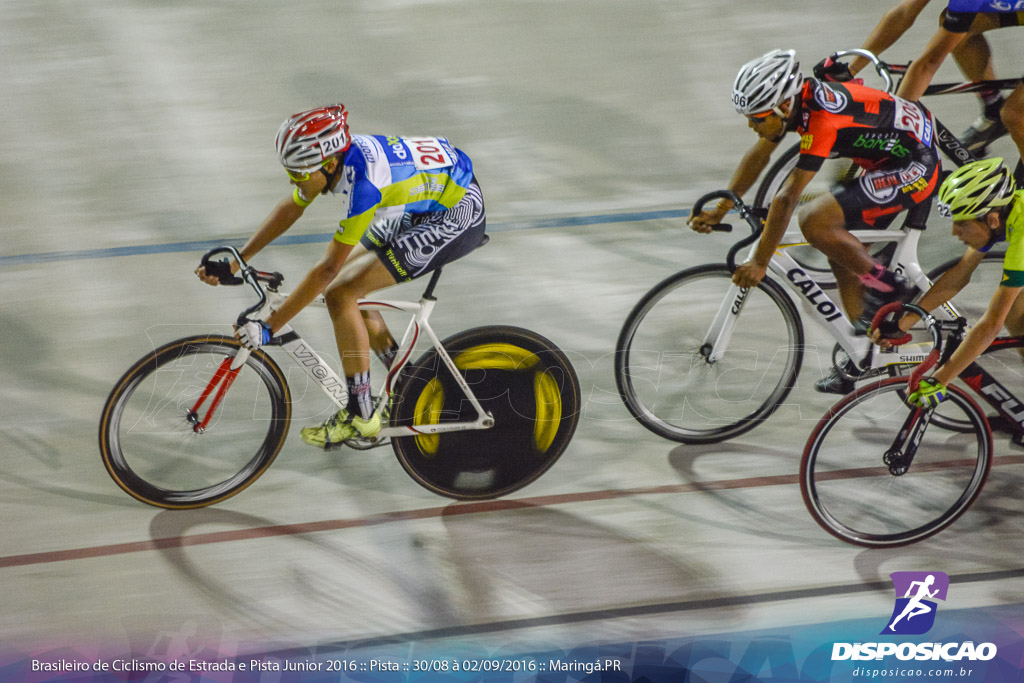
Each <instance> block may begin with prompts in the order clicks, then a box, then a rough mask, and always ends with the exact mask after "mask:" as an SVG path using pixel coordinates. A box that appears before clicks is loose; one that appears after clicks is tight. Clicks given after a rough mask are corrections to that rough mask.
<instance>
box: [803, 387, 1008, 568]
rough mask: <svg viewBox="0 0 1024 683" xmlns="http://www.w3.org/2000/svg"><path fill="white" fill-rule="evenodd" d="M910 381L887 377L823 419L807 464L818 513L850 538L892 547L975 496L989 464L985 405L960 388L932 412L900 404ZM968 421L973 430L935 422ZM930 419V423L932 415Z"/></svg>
mask: <svg viewBox="0 0 1024 683" xmlns="http://www.w3.org/2000/svg"><path fill="white" fill-rule="evenodd" d="M906 386H907V381H906V379H903V378H899V377H897V378H891V379H883V380H879V381H878V382H874V383H872V384H867V385H865V386H863V387H861V388H860V389H858V390H857V391H855V392H854V393H852V394H850V395H848V396H846V397H844V398H843V399H842V400H841V401H839V403H837V404H836V405H835V406H833V407H832V409H831V410H829V412H828V413H827V414H826V415H825V416H824V417H823V418H822V419H821V421H820V422H819V423H818V426H817V427H816V428H815V430H814V432H813V433H812V434H811V437H810V439H809V440H808V441H807V446H806V448H805V450H804V455H803V459H802V460H801V463H800V489H801V491H802V493H803V497H804V503H805V504H806V505H807V510H808V511H809V512H810V513H811V516H812V517H813V518H814V520H815V521H816V522H817V523H818V524H819V525H820V526H821V527H822V528H823V529H825V530H826V531H827V532H829V533H830V534H832V535H833V536H835V537H837V538H840V539H842V540H844V541H846V542H848V543H853V544H855V545H860V546H865V547H869V548H881V547H894V546H901V545H907V544H910V543H915V542H917V541H920V540H922V539H925V538H928V537H929V536H932V535H934V534H937V533H938V532H939V531H942V530H943V529H945V528H946V527H947V526H949V525H950V524H952V523H953V522H954V521H955V520H956V519H957V518H958V517H960V515H962V514H963V513H964V512H965V511H966V510H967V508H968V507H970V505H971V503H973V502H974V500H975V498H977V496H978V493H980V491H981V488H982V486H983V485H984V483H985V479H986V478H987V476H988V472H989V469H990V467H991V464H992V434H991V432H990V430H989V425H988V422H987V420H986V419H985V416H984V413H982V411H981V409H980V408H978V406H977V404H976V403H975V402H974V401H973V400H972V399H971V397H970V396H968V395H967V394H966V393H964V392H963V390H961V389H960V388H958V387H956V386H950V387H948V393H947V396H946V400H945V401H944V402H942V403H940V404H939V406H938V407H937V408H936V409H935V410H934V411H933V412H932V413H930V414H928V413H926V412H924V411H916V410H911V409H909V408H908V407H907V406H906V404H905V403H904V402H903V398H904V394H905V390H906ZM939 418H942V419H945V420H955V421H956V422H958V423H959V422H962V423H967V424H970V425H971V426H972V427H973V429H972V430H971V431H970V432H969V433H961V432H954V431H951V430H949V429H945V428H942V427H941V426H940V425H939V424H937V423H936V420H937V419H939ZM929 420H930V422H929Z"/></svg>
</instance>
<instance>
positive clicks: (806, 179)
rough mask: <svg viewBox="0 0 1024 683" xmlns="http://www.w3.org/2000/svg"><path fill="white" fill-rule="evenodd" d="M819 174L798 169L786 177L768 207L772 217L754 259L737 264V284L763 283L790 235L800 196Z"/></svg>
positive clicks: (767, 223)
mask: <svg viewBox="0 0 1024 683" xmlns="http://www.w3.org/2000/svg"><path fill="white" fill-rule="evenodd" d="M816 173H817V172H816V171H808V170H806V169H802V168H795V169H793V172H792V173H790V174H789V177H788V178H786V182H784V183H783V184H782V188H781V189H780V190H779V193H778V194H777V195H775V198H774V199H772V204H771V207H770V208H769V209H768V218H767V219H766V220H765V224H764V233H763V234H762V235H761V240H760V241H759V242H758V244H757V250H756V251H755V252H754V258H752V259H751V260H749V261H747V262H746V263H744V264H743V265H742V266H739V267H737V268H736V272H735V273H733V277H732V281H733V282H734V283H735V284H736V285H738V286H740V287H754V286H756V285H757V284H758V283H759V282H761V278H763V277H764V274H765V272H766V271H767V270H768V263H769V262H770V261H771V259H772V254H774V253H775V250H776V249H777V248H778V246H779V242H781V241H782V236H783V235H785V234H786V229H787V228H788V227H789V221H790V219H791V218H792V217H793V212H794V211H796V207H797V206H798V205H799V204H800V195H801V194H803V191H804V188H806V187H807V184H808V183H810V182H811V179H812V178H814V176H815V174H816Z"/></svg>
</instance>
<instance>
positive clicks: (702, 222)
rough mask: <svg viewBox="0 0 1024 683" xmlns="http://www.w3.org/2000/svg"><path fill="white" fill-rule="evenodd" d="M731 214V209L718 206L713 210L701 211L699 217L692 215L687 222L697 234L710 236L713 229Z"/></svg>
mask: <svg viewBox="0 0 1024 683" xmlns="http://www.w3.org/2000/svg"><path fill="white" fill-rule="evenodd" d="M727 213H729V209H726V208H725V207H722V206H716V207H715V208H713V209H706V210H704V211H701V212H700V214H699V215H696V216H694V215H692V214H691V215H690V219H689V220H688V221H686V224H687V225H689V226H690V227H691V228H693V230H694V231H695V232H699V233H702V234H705V235H707V234H709V233H710V232H711V229H712V228H714V227H715V226H716V225H718V224H719V223H721V222H722V219H723V218H725V214H727Z"/></svg>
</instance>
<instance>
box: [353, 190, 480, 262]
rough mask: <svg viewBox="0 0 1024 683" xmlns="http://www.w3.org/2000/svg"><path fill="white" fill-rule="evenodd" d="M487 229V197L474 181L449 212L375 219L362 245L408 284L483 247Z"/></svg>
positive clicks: (362, 240) (408, 214)
mask: <svg viewBox="0 0 1024 683" xmlns="http://www.w3.org/2000/svg"><path fill="white" fill-rule="evenodd" d="M486 226H487V220H486V216H485V213H484V198H483V194H482V193H481V192H480V185H479V184H478V183H477V181H476V178H473V180H472V182H470V184H469V187H467V188H466V194H465V196H463V198H462V199H461V200H459V202H458V203H457V204H456V205H455V206H453V207H452V208H450V209H448V210H447V211H435V212H431V213H406V214H404V215H402V216H400V217H397V218H390V219H381V220H375V221H373V222H372V223H370V225H369V226H368V227H367V228H366V232H365V233H364V234H363V237H362V239H361V240H360V241H359V243H360V244H361V245H363V247H364V248H366V250H367V251H372V252H373V253H375V254H376V255H377V258H378V259H379V260H380V262H381V263H383V264H384V267H385V268H387V269H388V272H390V273H391V274H392V275H393V276H394V278H395V281H396V282H406V281H408V280H412V279H414V278H417V277H420V276H421V275H425V274H427V273H429V272H431V271H434V270H437V269H438V268H440V267H441V266H443V265H445V264H446V263H451V262H452V261H454V260H455V259H458V258H462V257H463V256H465V255H466V254H468V253H469V252H471V251H473V250H474V249H476V248H477V247H479V246H480V245H481V244H482V243H483V242H484V229H485V228H486Z"/></svg>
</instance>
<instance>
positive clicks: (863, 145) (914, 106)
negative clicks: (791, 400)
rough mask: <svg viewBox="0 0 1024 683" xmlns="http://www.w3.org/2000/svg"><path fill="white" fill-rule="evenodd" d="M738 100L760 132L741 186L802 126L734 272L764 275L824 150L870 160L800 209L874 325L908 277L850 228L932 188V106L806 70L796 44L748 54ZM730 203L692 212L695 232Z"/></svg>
mask: <svg viewBox="0 0 1024 683" xmlns="http://www.w3.org/2000/svg"><path fill="white" fill-rule="evenodd" d="M733 104H734V105H735V108H736V111H737V112H739V113H740V114H743V115H744V116H745V117H746V118H747V125H748V126H749V127H750V128H751V129H752V130H753V131H754V133H756V134H757V137H758V141H757V142H756V143H755V144H754V146H753V147H752V148H751V149H750V150H749V151H748V152H747V153H746V154H745V155H744V157H743V159H742V160H741V161H740V165H739V167H738V168H737V169H736V171H735V172H734V173H733V177H732V179H731V180H730V182H729V189H730V190H732V191H734V192H735V193H736V194H738V195H740V196H742V195H743V194H744V193H745V192H746V191H747V190H749V189H750V187H751V186H752V185H753V184H754V182H755V181H756V180H757V177H758V175H760V173H761V171H763V170H764V169H765V167H766V166H767V165H768V163H769V160H770V155H771V153H772V152H773V151H774V150H775V148H776V147H777V146H778V145H779V143H780V142H781V141H782V139H783V138H784V137H785V135H786V133H788V132H790V131H796V132H797V133H798V134H799V135H800V136H801V137H800V157H799V159H798V161H797V165H796V168H795V169H794V170H793V172H792V173H791V174H790V175H789V177H788V178H786V180H785V182H784V183H783V185H782V188H781V189H780V190H779V193H778V194H777V195H776V196H775V198H774V199H773V200H772V203H771V207H770V208H769V211H768V218H767V221H766V223H765V228H764V234H763V235H762V236H761V239H760V242H759V243H758V246H757V249H756V251H755V253H754V256H753V258H752V259H751V260H750V261H748V262H746V263H744V264H743V265H741V266H739V267H738V268H737V269H736V272H735V273H734V275H733V282H735V283H736V284H737V285H739V286H740V287H753V286H755V285H757V284H758V283H759V282H760V281H761V279H762V278H763V277H764V275H765V272H766V270H767V268H768V263H769V261H770V260H771V257H772V254H773V253H774V252H775V249H776V248H777V247H778V245H779V242H780V240H781V239H782V236H783V234H784V233H785V231H786V228H787V226H788V225H789V221H790V218H791V217H792V215H793V212H794V210H795V209H796V207H797V205H798V204H799V202H800V195H801V194H802V192H803V190H804V188H805V187H807V184H808V183H809V182H810V180H811V179H812V178H813V177H814V175H815V174H816V173H817V172H818V170H819V169H820V168H821V166H822V164H823V163H824V161H825V159H827V158H829V157H846V158H850V159H852V160H853V161H854V162H855V163H857V164H858V165H860V166H862V167H863V168H864V169H865V173H864V175H863V176H861V177H860V178H857V179H848V180H841V181H840V182H839V183H838V184H837V185H835V187H833V188H832V191H831V193H828V194H823V195H820V196H818V197H816V198H815V199H814V200H812V201H811V202H810V203H808V204H807V205H806V207H805V208H803V209H802V210H801V212H800V216H799V223H800V229H801V231H802V232H803V234H804V237H805V238H806V239H807V241H808V242H809V243H810V244H811V245H812V246H814V247H815V248H817V249H818V250H819V251H821V252H823V253H824V254H825V255H826V256H827V257H828V259H829V263H830V265H831V267H832V270H833V272H834V273H835V275H836V281H837V284H838V285H839V288H840V297H841V299H842V303H843V307H844V308H845V309H846V312H847V315H848V316H849V318H850V320H853V321H856V322H855V327H856V328H857V330H858V331H860V332H866V331H867V328H868V326H869V324H870V322H871V319H872V317H873V316H874V313H875V311H877V310H878V308H879V307H881V306H882V305H883V304H885V303H888V302H889V301H893V300H898V299H902V298H903V297H904V296H906V295H907V289H908V287H907V284H906V281H905V280H904V279H903V278H902V277H901V276H899V275H897V274H895V273H893V272H891V271H889V270H887V269H886V267H885V266H884V265H882V264H881V263H878V262H877V261H875V259H874V258H873V257H872V256H871V254H870V253H869V252H868V250H867V248H866V247H865V246H864V244H863V243H861V242H860V240H858V239H857V238H856V237H854V236H853V235H852V234H851V233H850V232H849V231H848V230H849V229H850V228H857V227H865V226H874V225H875V224H876V222H877V221H879V220H880V219H883V220H884V219H886V218H887V217H889V216H894V215H895V214H897V213H899V212H900V211H903V210H904V209H907V208H910V207H913V206H915V205H917V204H921V203H923V202H927V201H928V200H929V199H930V198H931V196H932V194H933V193H934V191H935V188H936V187H937V185H938V175H939V169H940V162H939V157H938V152H937V151H936V146H935V139H934V138H935V136H934V134H933V131H934V120H933V118H932V115H931V113H930V112H929V111H928V110H927V109H925V108H924V107H923V106H922V105H921V104H919V103H916V102H907V101H906V100H903V99H900V98H898V97H893V96H892V95H889V94H887V93H885V92H883V91H881V90H875V89H873V88H868V87H865V86H863V85H858V84H853V83H849V84H843V83H823V82H820V81H818V80H815V79H813V78H807V79H805V78H804V77H803V76H802V74H801V73H800V65H799V63H798V62H797V59H796V54H795V53H794V52H793V51H792V50H789V51H786V52H783V51H781V50H773V51H771V52H769V53H767V54H765V55H763V56H761V57H758V58H757V59H755V60H753V61H751V62H749V63H747V64H745V65H744V66H743V68H742V69H740V72H739V74H738V75H737V76H736V81H735V82H734V84H733ZM731 208H732V202H731V201H729V200H722V201H721V202H719V203H718V205H717V206H716V207H715V208H711V209H708V210H705V211H703V212H702V213H700V214H699V215H696V216H691V217H690V220H689V224H690V226H691V227H692V228H693V229H694V230H696V231H697V232H703V233H707V232H710V231H711V228H712V226H714V225H716V224H717V223H720V222H721V220H722V218H723V217H724V216H725V214H726V213H727V212H728V211H729V209H731ZM844 369H845V371H846V372H847V374H851V375H856V374H857V373H858V372H859V370H858V369H857V368H856V367H854V366H853V364H852V362H851V361H846V367H845V368H844ZM815 388H816V389H817V390H818V391H824V392H829V393H846V392H848V391H849V390H850V389H851V388H852V381H851V380H848V379H846V377H845V376H844V375H843V373H841V372H839V371H838V370H837V369H836V368H833V369H832V372H831V374H829V375H828V376H826V377H825V378H823V379H822V380H821V381H819V382H818V383H817V384H816V385H815Z"/></svg>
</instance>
